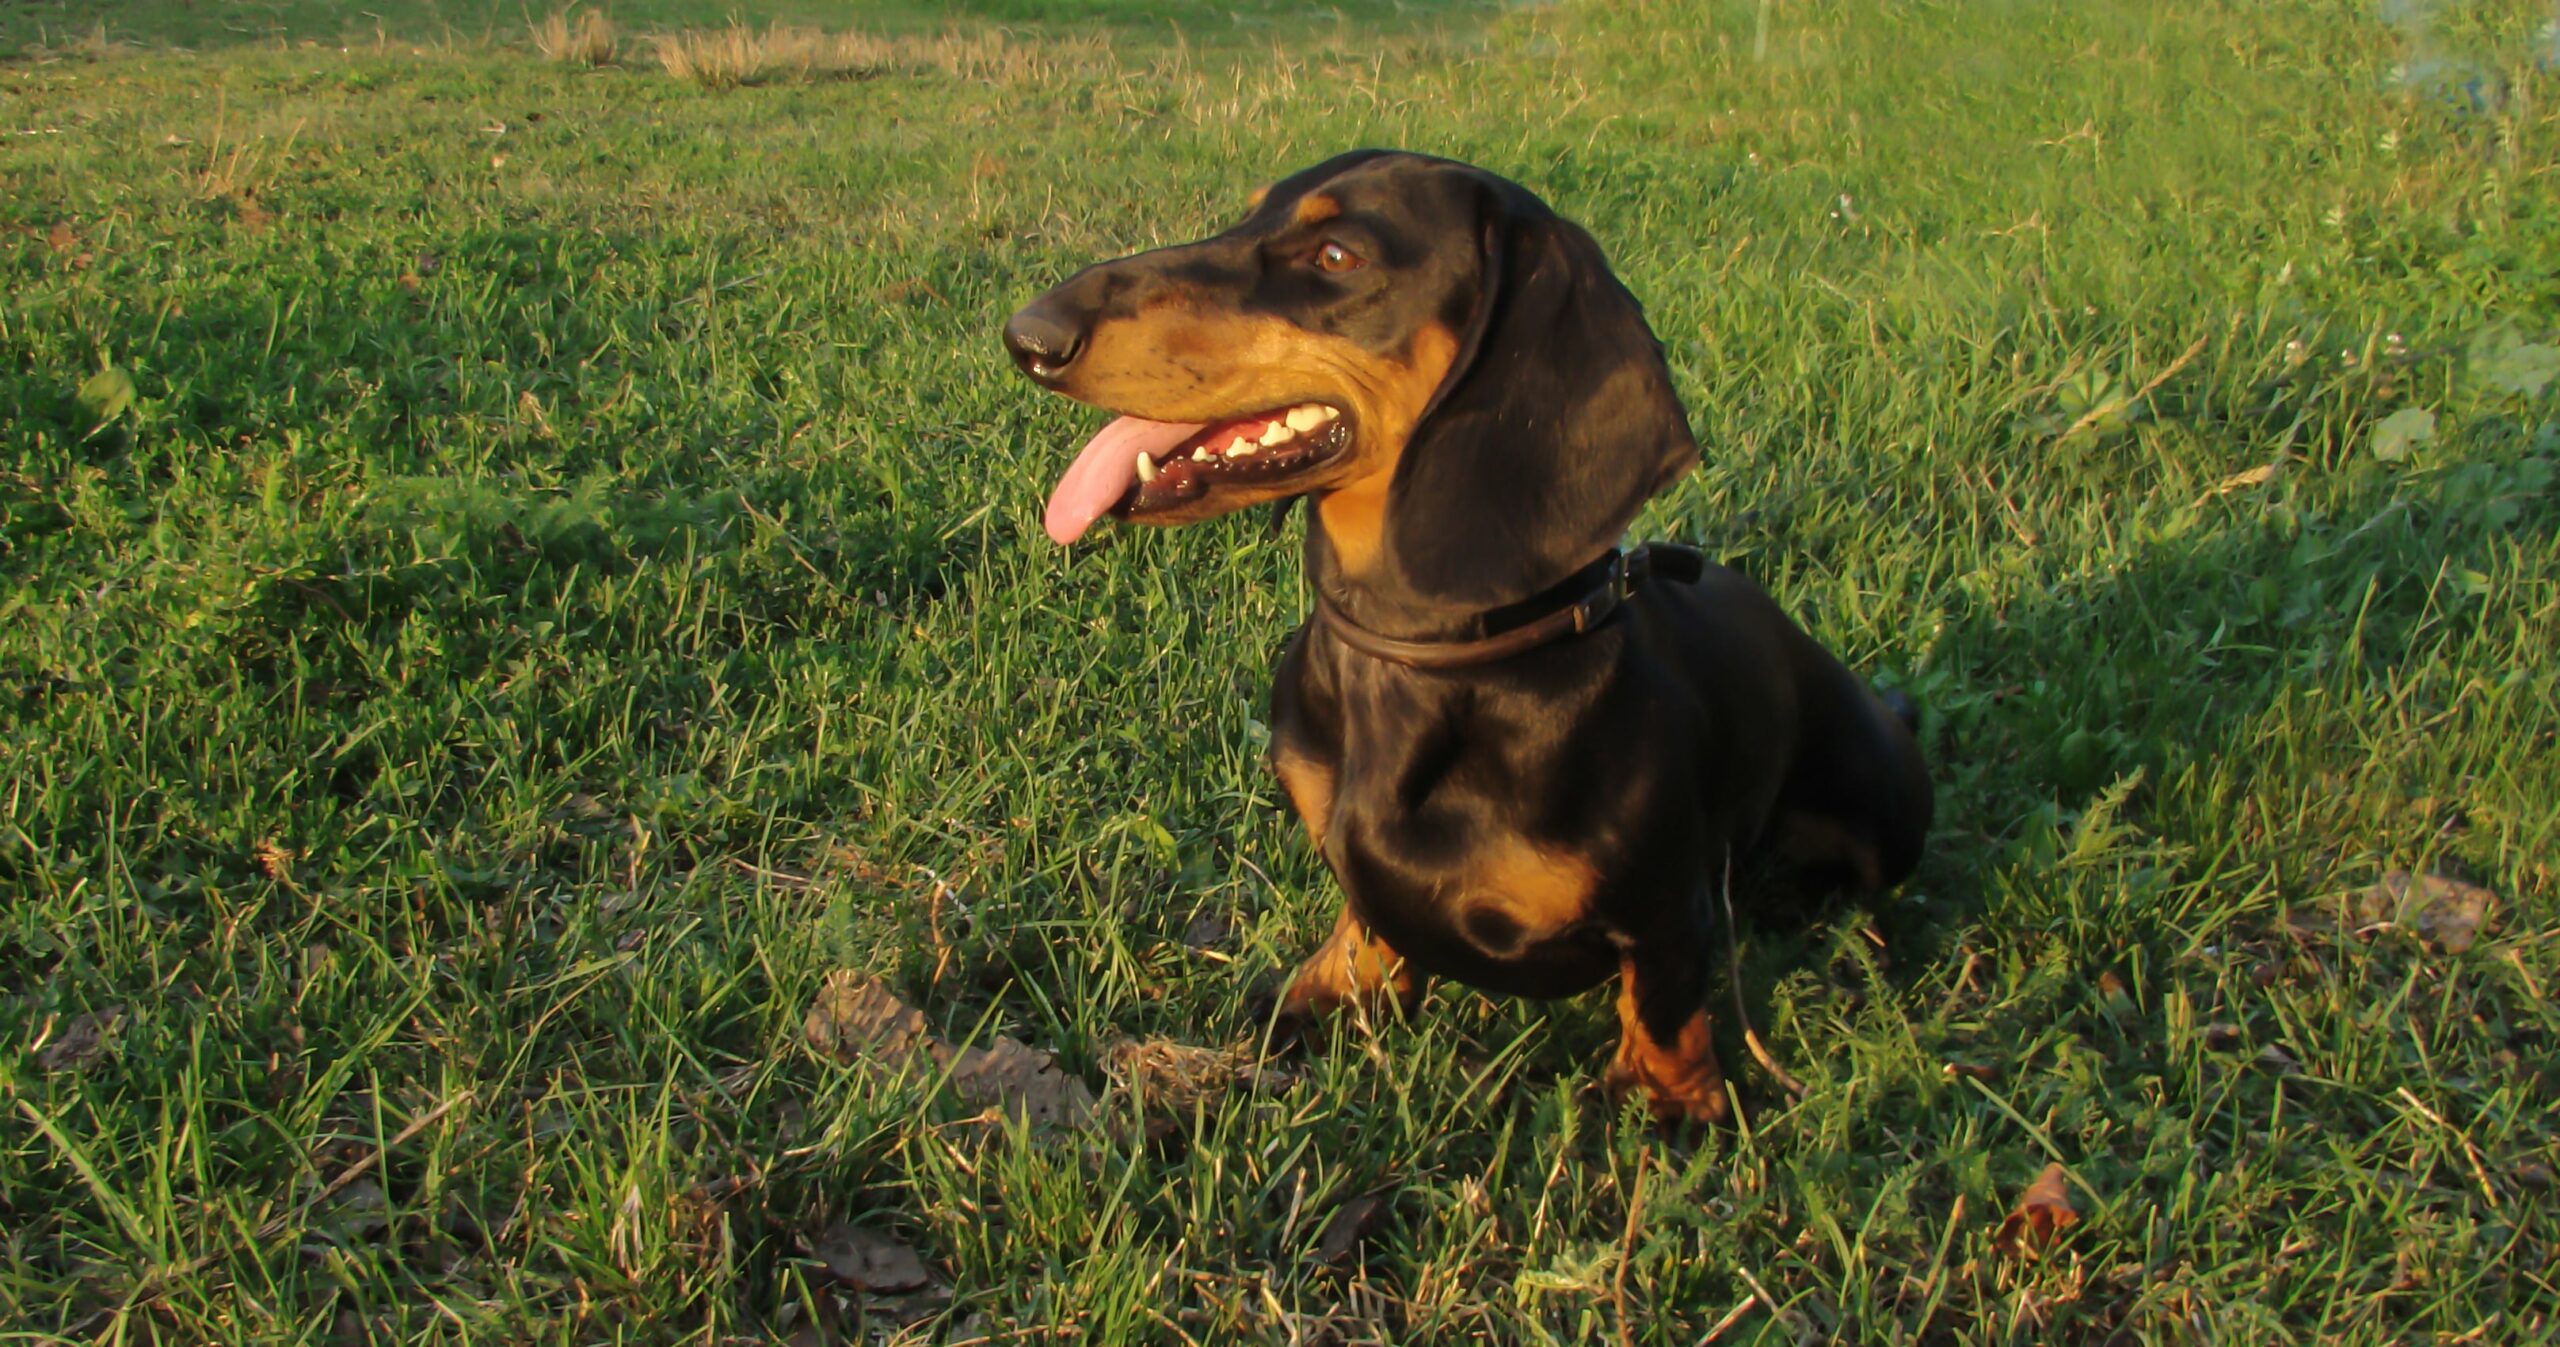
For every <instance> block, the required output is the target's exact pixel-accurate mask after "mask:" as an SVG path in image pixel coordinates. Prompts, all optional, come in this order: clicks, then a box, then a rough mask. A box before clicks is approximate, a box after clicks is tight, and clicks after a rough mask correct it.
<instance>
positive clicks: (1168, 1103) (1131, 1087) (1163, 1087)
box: [1102, 1038, 1263, 1110]
mask: <svg viewBox="0 0 2560 1347" xmlns="http://www.w3.org/2000/svg"><path fill="white" fill-rule="evenodd" d="M1102 1064H1103V1069H1104V1070H1106V1071H1108V1072H1110V1073H1111V1079H1112V1080H1113V1081H1114V1082H1116V1083H1117V1084H1118V1085H1119V1086H1120V1088H1121V1089H1123V1090H1126V1091H1128V1092H1129V1093H1131V1094H1133V1095H1136V1096H1137V1097H1138V1098H1139V1099H1140V1100H1142V1101H1144V1103H1145V1104H1146V1106H1147V1107H1148V1108H1149V1109H1150V1110H1156V1109H1175V1110H1185V1109H1189V1108H1191V1107H1192V1106H1193V1105H1194V1104H1197V1103H1200V1102H1202V1101H1204V1100H1209V1099H1215V1098H1217V1097H1218V1096H1220V1095H1223V1094H1225V1093H1226V1092H1227V1091H1228V1090H1230V1089H1233V1088H1235V1087H1236V1086H1237V1085H1239V1084H1242V1085H1246V1086H1248V1087H1250V1086H1253V1085H1259V1084H1262V1083H1263V1073H1262V1072H1261V1071H1260V1070H1259V1069H1258V1066H1257V1063H1256V1061H1255V1054H1254V1052H1253V1050H1252V1048H1250V1047H1248V1046H1245V1045H1242V1044H1238V1045H1236V1046H1233V1047H1225V1048H1203V1047H1196V1046H1194V1045H1192V1044H1188V1043H1176V1042H1174V1041H1173V1040H1171V1039H1168V1038H1147V1039H1131V1040H1128V1041H1125V1042H1121V1043H1116V1044H1113V1045H1112V1047H1111V1049H1110V1051H1108V1052H1106V1053H1105V1054H1104V1055H1103V1062H1102Z"/></svg>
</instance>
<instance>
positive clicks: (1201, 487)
mask: <svg viewBox="0 0 2560 1347" xmlns="http://www.w3.org/2000/svg"><path fill="white" fill-rule="evenodd" d="M1351 439H1352V434H1351V422H1350V419H1349V418H1348V417H1346V416H1344V415H1343V413H1342V410H1341V409H1340V408H1338V407H1335V406H1333V405H1331V404H1330V403H1323V402H1298V403H1291V404H1289V405H1286V406H1282V407H1277V408H1273V409H1270V410H1267V411H1261V412H1256V413H1253V414H1252V415H1250V416H1239V417H1235V418H1232V419H1230V420H1225V421H1213V422H1211V421H1149V420H1146V419H1144V418H1141V417H1135V416H1123V417H1121V418H1119V419H1118V420H1116V421H1113V422H1112V423H1111V424H1109V425H1107V426H1104V427H1103V428H1102V430H1101V431H1100V433H1098V434H1096V435H1095V436H1094V437H1093V438H1092V439H1091V440H1089V441H1087V442H1086V444H1085V446H1084V449H1083V451H1082V452H1080V453H1078V454H1077V455H1076V461H1075V464H1074V466H1072V467H1070V468H1068V469H1067V473H1066V476H1064V477H1062V478H1060V479H1059V480H1058V489H1057V490H1056V491H1054V492H1051V493H1050V496H1049V509H1048V513H1047V516H1046V518H1045V519H1044V521H1043V522H1044V523H1045V525H1046V526H1047V528H1048V530H1049V536H1050V537H1051V538H1054V539H1056V540H1057V541H1058V542H1059V543H1061V544H1065V543H1071V542H1074V541H1075V540H1076V539H1078V538H1081V537H1083V536H1084V533H1085V530H1087V529H1089V528H1091V527H1093V524H1094V521H1096V520H1098V519H1100V518H1102V517H1103V516H1104V515H1106V514H1107V515H1112V516H1115V517H1117V518H1121V519H1127V520H1132V521H1136V522H1144V521H1145V520H1146V518H1147V517H1148V516H1149V515H1152V514H1159V513H1163V512H1167V511H1171V510H1173V509H1175V508H1177V507H1180V506H1189V505H1196V504H1198V503H1200V502H1202V501H1204V500H1206V499H1208V498H1209V497H1210V496H1212V495H1213V494H1214V493H1216V492H1218V491H1220V490H1237V489H1239V488H1244V487H1260V488H1270V487H1274V486H1282V487H1285V486H1286V485H1287V484H1288V483H1289V482H1291V481H1294V480H1296V479H1298V478H1301V477H1304V476H1306V475H1308V474H1309V473H1311V472H1313V471H1315V470H1316V469H1318V468H1321V467H1324V466H1325V465H1327V464H1330V463H1332V462H1333V461H1334V460H1336V459H1338V458H1340V457H1341V456H1342V455H1343V453H1344V451H1345V450H1347V449H1349V448H1350V447H1351ZM1258 494H1259V495H1260V496H1262V497H1268V496H1269V495H1270V494H1272V493H1271V492H1269V491H1268V490H1267V489H1266V490H1264V491H1262V492H1260V493H1258ZM1249 503H1250V502H1249V501H1243V502H1238V505H1239V506H1241V505H1243V504H1249ZM1221 513H1222V512H1221ZM1193 517H1197V516H1196V515H1195V516H1193ZM1168 522H1172V521H1168Z"/></svg>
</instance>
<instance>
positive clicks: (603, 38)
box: [533, 9, 622, 66]
mask: <svg viewBox="0 0 2560 1347" xmlns="http://www.w3.org/2000/svg"><path fill="white" fill-rule="evenodd" d="M621 47H622V29H621V28H620V27H618V26H616V25H615V23H614V21H613V20H611V19H609V18H606V17H605V16H604V14H603V12H602V11H600V10H593V9H578V10H570V9H564V10H561V11H560V12H558V13H556V14H553V15H552V16H551V17H550V18H547V19H544V20H543V21H542V22H540V23H537V24H535V25H534V26H533V49H534V50H535V51H538V52H541V53H542V54H543V56H544V58H546V59H548V60H553V61H567V62H570V63H571V64H574V65H591V66H601V65H611V64H613V58H614V56H615V55H616V53H618V52H619V51H620V50H621Z"/></svg>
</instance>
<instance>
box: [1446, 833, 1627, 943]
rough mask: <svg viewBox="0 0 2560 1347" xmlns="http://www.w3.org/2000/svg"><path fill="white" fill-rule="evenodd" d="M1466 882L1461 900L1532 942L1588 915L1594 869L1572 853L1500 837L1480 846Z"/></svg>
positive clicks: (1595, 878)
mask: <svg viewBox="0 0 2560 1347" xmlns="http://www.w3.org/2000/svg"><path fill="white" fill-rule="evenodd" d="M1468 880H1469V882H1468V886H1467V889H1468V891H1467V894H1466V896H1465V897H1464V898H1463V899H1462V900H1461V901H1462V902H1464V903H1465V904H1466V905H1467V906H1468V907H1469V908H1470V909H1473V910H1478V911H1486V910H1490V911H1493V912H1498V913H1500V914H1502V915H1503V916H1504V917H1506V918H1509V919H1510V921H1511V922H1512V923H1513V924H1514V925H1516V926H1517V927H1518V928H1519V931H1520V939H1521V941H1522V942H1523V943H1533V942H1535V941H1538V940H1542V939H1545V938H1548V937H1551V936H1554V935H1557V934H1559V933H1561V932H1562V931H1563V930H1564V929H1565V928H1566V927H1568V926H1571V925H1573V924H1574V923H1575V922H1578V921H1580V920H1582V919H1583V918H1584V917H1585V916H1587V915H1589V913H1590V910H1591V895H1592V894H1593V893H1594V892H1596V891H1598V889H1599V887H1600V872H1599V871H1597V870H1595V869H1593V868H1592V867H1591V862H1589V861H1588V860H1585V859H1583V858H1582V857H1580V856H1577V855H1574V854H1573V853H1572V852H1569V851H1564V850H1560V849H1558V848H1555V847H1542V846H1539V845H1538V844H1536V843H1534V842H1530V841H1527V840H1525V839H1523V838H1519V837H1506V838H1504V839H1502V840H1501V841H1500V842H1497V843H1495V844H1493V845H1492V846H1491V847H1488V848H1486V851H1485V855H1484V857H1483V859H1482V860H1480V861H1478V862H1477V863H1476V865H1475V866H1474V868H1473V871H1472V873H1471V874H1470V875H1469V876H1468Z"/></svg>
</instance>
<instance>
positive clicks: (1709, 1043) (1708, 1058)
mask: <svg viewBox="0 0 2560 1347" xmlns="http://www.w3.org/2000/svg"><path fill="white" fill-rule="evenodd" d="M1636 996H1637V987H1636V970H1635V965H1634V964H1633V963H1631V962H1629V963H1622V964H1621V965H1620V966H1619V979H1618V1055H1617V1058H1616V1059H1615V1060H1614V1061H1612V1062H1611V1063H1610V1064H1609V1078H1608V1085H1609V1089H1610V1092H1611V1093H1613V1094H1617V1095H1620V1096H1623V1095H1625V1093H1626V1092H1627V1091H1629V1090H1638V1089H1640V1090H1643V1091H1644V1092H1645V1098H1646V1106H1647V1107H1648V1108H1650V1109H1651V1110H1652V1112H1653V1116H1654V1118H1655V1119H1656V1120H1657V1121H1660V1122H1664V1123H1676V1122H1682V1121H1687V1122H1697V1123H1720V1122H1723V1121H1724V1120H1725V1115H1726V1113H1727V1112H1728V1111H1729V1110H1730V1109H1731V1108H1732V1101H1731V1100H1729V1099H1727V1098H1726V1096H1725V1089H1724V1067H1723V1066H1722V1065H1721V1064H1719V1063H1718V1062H1717V1061H1716V1042H1715V1021H1713V1020H1711V1019H1709V1018H1708V1017H1707V1012H1705V1011H1704V1010H1700V1011H1698V1012H1696V1013H1695V1014H1692V1015H1691V1016H1690V1017H1689V1018H1688V1019H1687V1020H1685V1021H1683V1022H1682V1023H1681V1025H1680V1033H1679V1036H1678V1037H1677V1038H1675V1039H1673V1040H1672V1041H1671V1042H1669V1043H1664V1042H1661V1041H1659V1040H1657V1039H1656V1038H1654V1036H1653V1033H1652V1031H1651V1030H1648V1029H1646V1028H1645V1026H1644V1018H1643V1017H1642V1016H1641V1015H1639V1014H1637V1013H1636Z"/></svg>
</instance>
